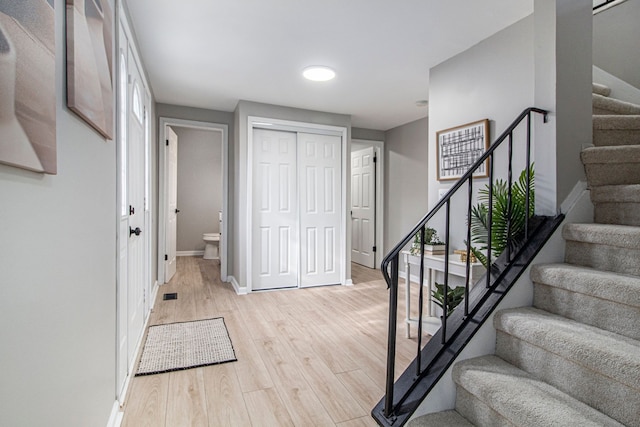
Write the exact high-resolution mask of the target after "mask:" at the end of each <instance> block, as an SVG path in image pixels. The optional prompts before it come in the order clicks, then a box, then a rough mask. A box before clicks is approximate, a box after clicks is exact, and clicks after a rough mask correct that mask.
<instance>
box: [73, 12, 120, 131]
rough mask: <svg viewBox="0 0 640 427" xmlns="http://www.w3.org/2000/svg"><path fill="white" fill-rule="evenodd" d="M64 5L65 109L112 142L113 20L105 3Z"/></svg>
mask: <svg viewBox="0 0 640 427" xmlns="http://www.w3.org/2000/svg"><path fill="white" fill-rule="evenodd" d="M66 1H67V105H68V106H69V108H70V109H71V110H72V111H73V112H75V113H76V114H77V115H78V116H80V117H81V118H82V119H83V120H84V121H85V122H87V123H88V124H89V125H91V127H93V128H94V129H95V130H97V131H98V132H99V133H100V134H101V135H102V136H104V137H105V138H108V139H112V138H113V84H112V81H113V79H112V76H113V58H112V42H111V40H112V34H113V16H112V14H111V8H110V6H109V2H108V1H107V0H66Z"/></svg>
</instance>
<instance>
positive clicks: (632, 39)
mask: <svg viewBox="0 0 640 427" xmlns="http://www.w3.org/2000/svg"><path fill="white" fill-rule="evenodd" d="M638 22H640V2H639V1H638V0H630V1H626V2H624V3H621V4H619V5H617V6H615V7H612V8H609V9H607V10H605V11H603V12H600V13H597V14H595V15H594V16H593V65H597V66H598V67H600V68H602V69H603V70H605V71H607V72H609V73H611V74H613V75H614V76H616V77H618V78H620V79H622V80H624V81H626V82H627V83H629V84H631V85H633V86H635V87H637V88H640V73H639V72H638V70H640V42H639V41H640V25H638Z"/></svg>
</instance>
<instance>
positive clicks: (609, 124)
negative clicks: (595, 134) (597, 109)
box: [593, 114, 640, 130]
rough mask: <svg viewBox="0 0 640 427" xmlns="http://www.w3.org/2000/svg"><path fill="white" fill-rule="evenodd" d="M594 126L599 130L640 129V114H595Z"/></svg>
mask: <svg viewBox="0 0 640 427" xmlns="http://www.w3.org/2000/svg"><path fill="white" fill-rule="evenodd" d="M593 128H594V129H598V130H635V129H640V115H637V114H629V115H620V114H594V115H593Z"/></svg>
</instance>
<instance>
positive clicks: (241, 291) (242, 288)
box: [227, 276, 248, 295]
mask: <svg viewBox="0 0 640 427" xmlns="http://www.w3.org/2000/svg"><path fill="white" fill-rule="evenodd" d="M227 279H229V282H231V286H233V289H234V290H235V291H236V294H238V295H246V294H247V293H248V290H247V287H246V286H240V284H239V283H238V281H237V280H236V278H235V277H234V276H227Z"/></svg>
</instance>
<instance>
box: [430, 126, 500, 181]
mask: <svg viewBox="0 0 640 427" xmlns="http://www.w3.org/2000/svg"><path fill="white" fill-rule="evenodd" d="M488 148H489V119H483V120H478V121H475V122H471V123H467V124H464V125H460V126H456V127H453V128H449V129H445V130H441V131H438V132H436V161H437V165H438V167H437V173H438V181H449V180H457V179H460V178H461V177H462V176H463V175H464V174H465V173H467V171H468V170H469V168H470V167H471V166H472V165H473V164H474V163H475V162H476V161H477V160H478V159H479V158H480V157H481V156H482V155H483V154H484V153H485V152H486V151H487V149H488ZM488 176H489V159H487V160H486V161H485V162H484V163H483V165H482V166H481V167H480V168H479V169H478V170H477V171H476V172H475V173H474V174H473V177H474V178H486V177H488Z"/></svg>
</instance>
